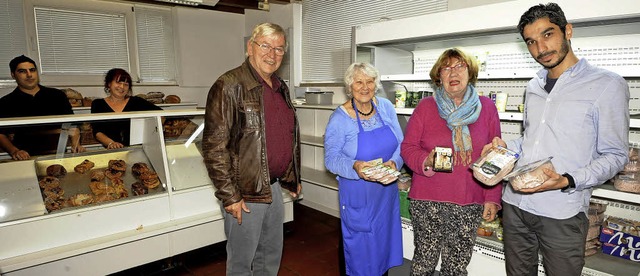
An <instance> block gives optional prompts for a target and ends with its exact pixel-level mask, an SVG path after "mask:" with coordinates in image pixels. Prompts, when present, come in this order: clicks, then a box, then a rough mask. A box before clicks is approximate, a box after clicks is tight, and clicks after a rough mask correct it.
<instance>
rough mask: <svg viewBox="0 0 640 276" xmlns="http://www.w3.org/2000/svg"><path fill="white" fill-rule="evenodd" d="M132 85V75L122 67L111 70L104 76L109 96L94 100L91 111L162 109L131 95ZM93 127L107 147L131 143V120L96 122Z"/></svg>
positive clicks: (100, 140) (105, 88)
mask: <svg viewBox="0 0 640 276" xmlns="http://www.w3.org/2000/svg"><path fill="white" fill-rule="evenodd" d="M132 86H133V83H132V80H131V75H129V73H127V71H125V70H124V69H120V68H114V69H111V70H109V72H107V75H106V77H105V78H104V92H105V93H107V95H108V96H107V97H106V98H104V99H96V100H94V101H93V102H92V103H91V113H109V112H116V113H120V112H128V111H145V110H162V108H160V107H157V106H156V105H154V104H152V103H150V102H148V101H147V100H145V99H143V98H140V97H133V96H131V95H132V94H133V93H132V91H131V87H132ZM92 127H93V135H94V136H95V137H96V140H98V142H100V143H101V144H102V145H103V146H104V147H105V148H107V149H117V148H123V147H125V146H128V145H129V129H130V128H131V121H130V120H128V119H127V120H117V121H108V122H104V123H94V124H92Z"/></svg>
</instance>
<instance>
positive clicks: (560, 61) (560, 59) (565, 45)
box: [536, 39, 569, 69]
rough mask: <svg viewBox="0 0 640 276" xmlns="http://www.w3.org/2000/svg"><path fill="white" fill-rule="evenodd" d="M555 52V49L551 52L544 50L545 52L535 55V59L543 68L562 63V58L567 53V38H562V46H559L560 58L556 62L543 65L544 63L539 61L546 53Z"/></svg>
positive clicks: (550, 67)
mask: <svg viewBox="0 0 640 276" xmlns="http://www.w3.org/2000/svg"><path fill="white" fill-rule="evenodd" d="M554 53H557V51H552V52H545V53H540V54H539V55H538V56H537V57H536V61H537V62H538V63H540V65H542V66H543V67H544V68H546V69H553V68H554V67H556V66H558V64H560V63H562V62H563V61H564V59H565V58H566V57H567V54H568V53H569V40H567V39H564V41H563V43H562V46H561V47H560V58H559V59H558V61H557V62H554V63H552V64H549V65H545V64H544V63H542V62H540V59H541V58H542V57H543V56H545V55H547V54H554Z"/></svg>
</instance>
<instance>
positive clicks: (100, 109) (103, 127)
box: [91, 96, 162, 146]
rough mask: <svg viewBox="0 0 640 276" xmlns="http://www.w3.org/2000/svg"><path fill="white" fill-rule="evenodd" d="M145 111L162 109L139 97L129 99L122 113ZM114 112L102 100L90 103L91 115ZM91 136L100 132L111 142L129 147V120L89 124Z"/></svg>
mask: <svg viewBox="0 0 640 276" xmlns="http://www.w3.org/2000/svg"><path fill="white" fill-rule="evenodd" d="M146 110H162V108H160V107H158V106H156V105H154V104H152V103H150V102H149V101H147V100H145V99H143V98H140V97H135V96H134V97H129V101H128V102H127V105H125V106H124V109H123V110H122V112H128V111H146ZM111 112H115V111H114V110H113V109H112V108H111V107H110V106H109V104H107V102H106V101H105V100H104V99H96V100H94V101H93V102H92V103H91V113H111ZM91 127H92V128H93V135H94V136H95V135H96V133H98V132H102V134H104V135H107V137H109V138H111V139H112V140H113V141H116V142H118V143H122V144H123V145H125V146H128V145H129V140H130V128H131V120H129V119H125V120H110V121H105V122H99V123H93V124H91Z"/></svg>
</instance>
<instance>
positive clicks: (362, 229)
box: [324, 63, 403, 276]
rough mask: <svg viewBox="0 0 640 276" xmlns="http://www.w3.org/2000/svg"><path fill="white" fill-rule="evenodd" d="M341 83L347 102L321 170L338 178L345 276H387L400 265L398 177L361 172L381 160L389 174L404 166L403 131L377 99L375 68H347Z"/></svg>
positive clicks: (331, 127)
mask: <svg viewBox="0 0 640 276" xmlns="http://www.w3.org/2000/svg"><path fill="white" fill-rule="evenodd" d="M344 81H345V85H346V91H347V95H348V96H349V100H348V101H347V102H345V103H344V104H342V105H340V106H339V107H338V108H337V109H336V110H335V111H334V112H333V114H332V115H331V117H330V118H329V123H328V124H327V128H326V130H325V139H324V149H325V166H326V167H327V169H328V170H329V171H331V172H332V173H334V174H336V175H338V177H337V179H338V185H339V186H338V195H339V201H340V217H341V221H342V236H343V245H344V256H345V263H346V273H347V274H348V275H353V276H355V275H367V276H371V275H386V274H387V271H388V270H389V268H391V267H394V266H398V265H401V264H402V261H403V258H402V228H401V224H400V223H401V222H400V200H399V197H398V186H397V183H396V180H397V176H391V175H387V176H384V177H381V178H378V177H377V176H372V175H366V174H365V173H363V170H365V169H366V168H367V167H370V166H371V164H370V163H368V161H371V160H375V159H379V158H381V159H382V162H383V164H384V165H386V166H388V167H391V168H392V169H395V170H398V169H400V168H401V167H402V165H403V163H402V158H401V157H400V143H401V142H402V139H403V135H402V129H401V128H400V124H399V123H398V117H397V115H396V111H395V108H394V106H393V104H391V102H390V101H389V100H387V99H385V98H379V97H376V96H375V93H376V90H377V88H378V87H380V75H379V73H378V70H377V69H376V68H374V67H373V66H372V65H370V64H368V63H354V64H351V66H349V68H348V69H347V71H346V73H345V78H344Z"/></svg>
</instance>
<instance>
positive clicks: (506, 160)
mask: <svg viewBox="0 0 640 276" xmlns="http://www.w3.org/2000/svg"><path fill="white" fill-rule="evenodd" d="M518 157H519V156H518V154H517V153H516V152H514V151H511V150H509V149H507V148H504V147H500V146H498V147H493V148H491V149H490V150H488V151H487V152H485V154H484V155H482V156H480V158H479V159H478V160H477V161H476V162H475V163H473V164H472V165H471V168H472V170H473V176H474V177H475V178H476V179H477V180H479V181H480V182H482V183H483V184H485V185H487V186H494V185H496V184H498V183H500V182H501V181H502V179H503V178H504V177H505V176H506V175H507V174H508V173H509V172H511V170H512V169H513V166H514V164H515V163H516V161H517V160H518Z"/></svg>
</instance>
